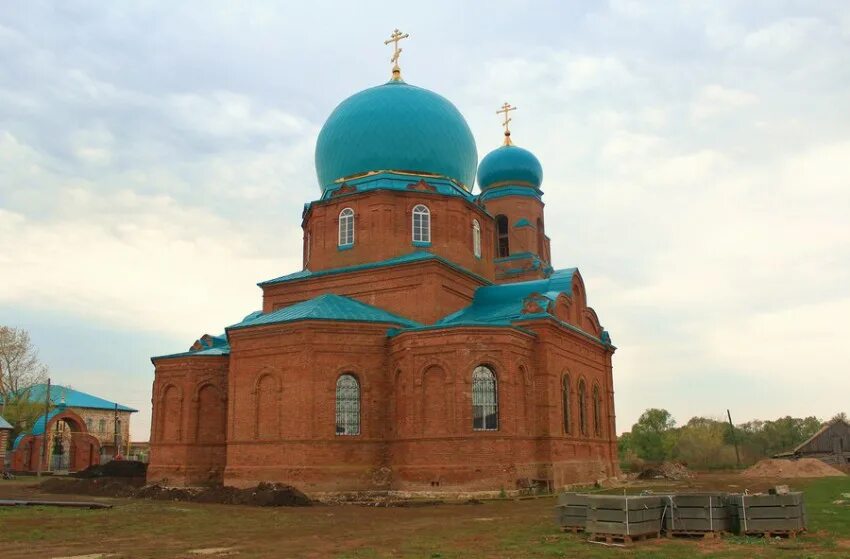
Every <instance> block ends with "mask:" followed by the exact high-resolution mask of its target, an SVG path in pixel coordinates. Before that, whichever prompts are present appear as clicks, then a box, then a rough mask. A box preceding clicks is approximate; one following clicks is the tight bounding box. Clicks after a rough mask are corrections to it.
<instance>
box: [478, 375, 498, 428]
mask: <svg viewBox="0 0 850 559" xmlns="http://www.w3.org/2000/svg"><path fill="white" fill-rule="evenodd" d="M472 429H473V430H474V431H496V430H498V429H499V390H498V385H497V382H496V373H494V372H493V370H492V369H490V368H489V367H486V366H484V365H479V366H478V367H475V370H474V371H472Z"/></svg>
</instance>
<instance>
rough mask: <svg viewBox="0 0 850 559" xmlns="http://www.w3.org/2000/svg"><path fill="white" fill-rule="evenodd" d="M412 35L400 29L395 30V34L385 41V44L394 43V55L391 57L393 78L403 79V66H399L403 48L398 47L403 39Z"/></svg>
mask: <svg viewBox="0 0 850 559" xmlns="http://www.w3.org/2000/svg"><path fill="white" fill-rule="evenodd" d="M408 37H410V35H408V34H407V33H402V32H401V31H399V30H398V29H396V30H395V31H393V34H392V35H390V38H389V39H387V40H386V41H384V44H385V45H388V44H390V43H393V56H392V58H390V62H392V63H393V80H396V81H399V80H401V68H399V66H398V57H399V55H401V51H402V49H400V48H398V42H399V41H401V40H402V39H407V38H408Z"/></svg>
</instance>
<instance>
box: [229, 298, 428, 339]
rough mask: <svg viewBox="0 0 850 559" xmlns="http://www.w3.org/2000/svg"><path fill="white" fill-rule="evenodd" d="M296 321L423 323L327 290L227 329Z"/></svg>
mask: <svg viewBox="0 0 850 559" xmlns="http://www.w3.org/2000/svg"><path fill="white" fill-rule="evenodd" d="M296 320H335V321H346V322H378V323H388V324H397V325H400V326H405V327H416V326H420V324H419V323H418V322H414V321H412V320H408V319H407V318H404V317H401V316H398V315H395V314H392V313H390V312H387V311H385V310H383V309H379V308H377V307H373V306H371V305H367V304H365V303H361V302H360V301H355V300H354V299H349V298H348V297H343V296H341V295H335V294H333V293H326V294H324V295H319V296H318V297H315V298H313V299H310V300H308V301H303V302H301V303H296V304H295V305H291V306H289V307H284V308H282V309H278V310H276V311H273V312H270V313H267V314H261V315H259V316H253V318H252V317H251V315H249V317H248V318H246V319H245V320H243V321H242V322H239V323H238V324H234V325H232V326H228V327H227V330H233V329H239V328H249V327H253V326H263V325H266V324H278V323H281V322H294V321H296Z"/></svg>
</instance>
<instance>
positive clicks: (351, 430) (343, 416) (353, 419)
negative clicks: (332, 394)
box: [336, 373, 360, 435]
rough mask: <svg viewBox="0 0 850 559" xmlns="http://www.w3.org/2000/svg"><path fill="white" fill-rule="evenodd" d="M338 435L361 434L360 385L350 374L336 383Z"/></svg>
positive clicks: (342, 376)
mask: <svg viewBox="0 0 850 559" xmlns="http://www.w3.org/2000/svg"><path fill="white" fill-rule="evenodd" d="M336 434H337V435H359V434H360V383H358V382H357V379H356V378H354V375H351V374H349V373H346V374H344V375H341V376H340V377H339V378H338V379H337V381H336Z"/></svg>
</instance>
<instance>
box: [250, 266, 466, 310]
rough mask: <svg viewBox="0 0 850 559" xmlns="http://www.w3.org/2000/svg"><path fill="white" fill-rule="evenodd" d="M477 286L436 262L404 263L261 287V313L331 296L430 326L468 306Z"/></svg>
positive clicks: (464, 276)
mask: <svg viewBox="0 0 850 559" xmlns="http://www.w3.org/2000/svg"><path fill="white" fill-rule="evenodd" d="M482 284H483V282H481V281H480V280H477V279H475V278H474V277H470V276H469V275H468V274H464V273H462V272H459V271H457V270H454V269H452V268H451V267H449V266H447V265H445V264H443V263H441V262H436V261H431V262H424V263H414V264H405V265H402V266H393V267H388V268H378V269H371V270H363V271H360V272H350V273H344V274H334V275H329V276H322V277H318V278H314V279H306V280H298V281H289V282H285V283H281V284H276V285H268V286H265V287H264V288H263V312H270V311H272V310H275V309H279V308H281V307H285V306H288V305H292V304H295V303H298V302H300V301H306V300H308V299H312V298H313V297H317V296H319V295H321V294H323V293H336V294H337V295H344V296H346V297H351V298H353V299H357V300H359V301H362V302H364V303H366V304H369V305H373V306H376V307H379V308H382V309H384V310H387V311H389V312H392V313H395V314H399V315H401V316H404V317H407V318H410V319H412V320H416V321H418V322H422V323H424V324H432V323H434V322H435V321H437V320H438V319H440V318H443V317H444V316H446V315H448V314H451V313H453V312H455V311H457V310H459V309H461V308H463V307H465V306H467V305H469V303H470V302H471V301H472V296H473V294H474V293H475V289H476V288H477V287H479V286H481V285H482ZM425 301H427V304H423V302H425Z"/></svg>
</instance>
